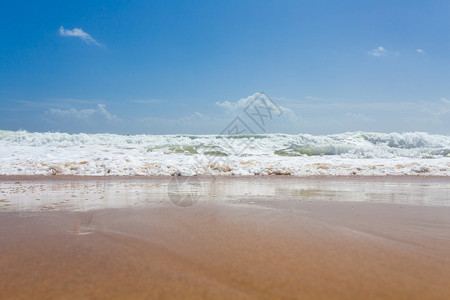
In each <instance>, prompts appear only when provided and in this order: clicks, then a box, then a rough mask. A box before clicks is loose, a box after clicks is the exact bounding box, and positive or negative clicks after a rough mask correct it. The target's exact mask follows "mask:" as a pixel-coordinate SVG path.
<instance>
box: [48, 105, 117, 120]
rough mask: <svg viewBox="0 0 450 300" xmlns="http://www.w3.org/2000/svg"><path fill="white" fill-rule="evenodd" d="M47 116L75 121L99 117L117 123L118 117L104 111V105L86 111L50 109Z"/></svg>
mask: <svg viewBox="0 0 450 300" xmlns="http://www.w3.org/2000/svg"><path fill="white" fill-rule="evenodd" d="M46 113H47V114H49V115H53V116H56V117H64V118H66V117H72V118H76V119H83V120H86V119H89V118H92V117H94V115H100V116H103V117H104V118H106V119H107V120H109V121H118V120H119V117H117V116H116V115H114V114H111V113H110V112H109V111H107V110H106V105H105V104H97V108H95V109H93V108H88V109H80V110H78V109H75V108H70V109H59V108H51V109H49V110H48V111H47V112H46Z"/></svg>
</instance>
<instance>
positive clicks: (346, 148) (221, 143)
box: [0, 130, 450, 176]
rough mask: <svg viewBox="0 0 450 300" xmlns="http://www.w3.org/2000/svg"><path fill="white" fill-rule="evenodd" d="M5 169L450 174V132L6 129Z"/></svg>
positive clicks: (1, 144) (0, 136) (0, 161)
mask: <svg viewBox="0 0 450 300" xmlns="http://www.w3.org/2000/svg"><path fill="white" fill-rule="evenodd" d="M0 175H77V176H115V175H121V176H195V175H214V176H222V175H223V176H228V175H291V176H321V175H323V176H339V175H341V176H355V175H356V176H358V175H359V176H384V175H418V176H450V136H446V135H436V134H428V133H424V132H405V133H395V132H393V133H376V132H360V131H358V132H346V133H341V134H332V135H310V134H293V135H292V134H257V135H117V134H84V133H79V134H68V133H59V132H46V133H39V132H27V131H5V130H0Z"/></svg>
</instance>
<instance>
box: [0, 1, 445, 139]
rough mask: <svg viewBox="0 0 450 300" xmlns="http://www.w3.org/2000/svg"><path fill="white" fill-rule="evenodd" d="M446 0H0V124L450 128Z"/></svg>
mask: <svg viewBox="0 0 450 300" xmlns="http://www.w3.org/2000/svg"><path fill="white" fill-rule="evenodd" d="M449 15H450V2H448V1H439V0H436V1H411V0H410V1H384V0H378V1H370V0H367V1H345V0H341V1H331V0H329V1H321V0H315V1H299V0H297V1H280V0H278V1H265V0H259V1H245V0H240V1H234V0H227V1H195V0H191V1H169V0H165V1H115V0H108V1H2V2H1V3H0V130H27V131H30V132H35V131H37V132H46V131H52V132H53V131H58V132H68V133H79V132H84V133H119V134H217V133H220V132H222V130H223V129H224V128H226V127H227V126H228V124H229V123H230V122H231V121H232V120H233V118H235V116H237V115H239V114H242V109H243V107H244V106H245V105H244V106H243V104H245V103H247V102H249V101H250V100H251V99H252V98H251V96H252V95H254V94H255V93H257V92H264V93H265V94H267V95H268V96H269V97H270V99H271V100H272V101H273V102H274V103H275V104H276V105H278V106H279V107H280V108H281V109H282V110H283V111H284V112H285V113H283V115H282V116H280V117H278V118H276V119H273V120H272V121H271V122H270V126H269V125H268V126H267V128H264V131H265V132H281V133H289V134H298V133H310V134H334V133H341V132H346V131H372V132H411V131H422V132H429V133H433V134H444V135H449V134H450V18H449V17H448V16H449Z"/></svg>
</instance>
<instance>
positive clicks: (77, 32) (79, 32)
mask: <svg viewBox="0 0 450 300" xmlns="http://www.w3.org/2000/svg"><path fill="white" fill-rule="evenodd" d="M59 34H60V35H61V36H73V37H77V38H80V39H82V40H83V41H84V42H85V43H86V44H90V45H96V46H101V45H100V43H99V42H97V41H96V40H95V39H94V38H93V37H92V36H91V35H90V34H88V33H87V32H84V31H83V29H81V28H74V29H72V30H69V29H64V27H62V26H61V27H59Z"/></svg>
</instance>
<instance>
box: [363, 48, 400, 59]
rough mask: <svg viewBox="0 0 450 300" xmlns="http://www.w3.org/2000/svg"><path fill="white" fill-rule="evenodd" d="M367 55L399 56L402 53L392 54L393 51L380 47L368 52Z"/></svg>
mask: <svg viewBox="0 0 450 300" xmlns="http://www.w3.org/2000/svg"><path fill="white" fill-rule="evenodd" d="M367 55H370V56H374V57H380V56H399V55H400V53H398V52H391V51H388V50H387V49H386V48H384V47H383V46H378V47H377V48H375V49H372V50H370V51H368V52H367Z"/></svg>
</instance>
